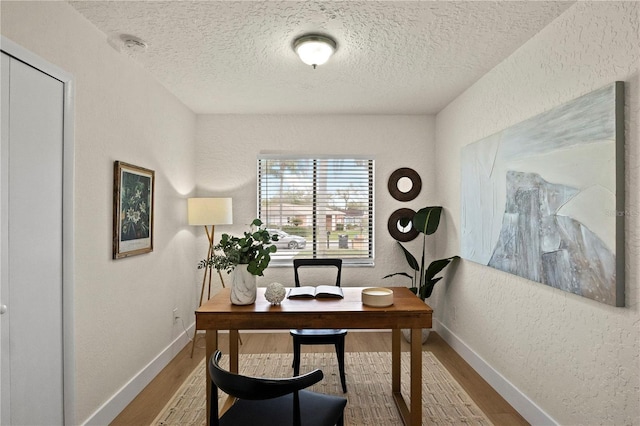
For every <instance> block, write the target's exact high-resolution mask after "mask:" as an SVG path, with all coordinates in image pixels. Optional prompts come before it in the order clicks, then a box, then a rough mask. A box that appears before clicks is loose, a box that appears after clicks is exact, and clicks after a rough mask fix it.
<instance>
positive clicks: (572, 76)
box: [432, 2, 640, 425]
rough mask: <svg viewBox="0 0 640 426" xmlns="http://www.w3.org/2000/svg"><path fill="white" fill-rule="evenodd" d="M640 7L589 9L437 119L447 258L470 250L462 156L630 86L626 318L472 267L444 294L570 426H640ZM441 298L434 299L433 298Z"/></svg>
mask: <svg viewBox="0 0 640 426" xmlns="http://www.w3.org/2000/svg"><path fill="white" fill-rule="evenodd" d="M639 6H640V5H639V4H637V3H633V2H578V3H577V4H576V5H574V6H572V7H571V8H570V9H569V10H568V11H567V12H565V13H564V14H563V15H561V16H560V17H559V18H558V19H556V20H555V21H554V22H552V23H551V24H550V25H549V26H548V27H547V28H545V29H543V30H542V31H541V32H540V33H539V34H537V35H536V36H535V37H533V38H532V39H531V40H530V41H528V42H527V43H525V44H524V45H523V46H522V47H521V48H520V49H518V50H517V51H516V52H515V53H514V54H513V55H512V56H511V57H509V58H508V59H507V60H505V61H504V62H502V63H501V64H500V65H499V66H497V67H496V68H495V69H493V70H492V71H490V72H489V73H488V74H487V75H485V76H484V77H483V78H482V79H481V80H479V81H478V82H477V83H476V84H474V85H473V86H472V87H470V88H469V89H468V90H467V91H465V93H463V94H462V95H461V96H460V97H459V98H458V99H456V100H455V101H454V102H453V103H452V104H450V105H449V106H448V107H447V108H446V109H445V110H443V111H442V112H441V113H440V114H438V116H437V119H436V140H437V147H436V154H437V155H436V159H437V164H438V168H437V182H436V183H437V188H438V198H439V201H440V202H441V203H442V204H443V205H444V206H446V207H448V208H449V214H448V215H447V217H446V221H445V223H446V229H447V231H446V232H443V233H440V234H439V238H438V240H437V241H438V252H446V253H448V252H450V251H455V250H457V249H458V247H460V241H459V234H460V184H461V183H460V150H461V148H462V147H464V146H465V145H467V144H470V143H472V142H475V141H477V140H479V139H481V138H484V137H486V136H489V135H491V134H493V133H495V132H497V131H500V130H502V129H505V128H507V127H509V126H511V125H513V124H516V123H518V122H520V121H522V120H525V119H527V118H529V117H532V116H534V115H536V114H538V113H541V112H543V111H547V110H549V109H551V108H553V107H555V106H557V105H560V104H562V103H564V102H567V101H569V100H571V99H574V98H576V97H578V96H580V95H583V94H585V93H589V92H591V91H592V90H595V89H598V88H600V87H602V86H604V85H607V84H609V83H612V82H613V81H616V80H624V81H625V82H626V97H627V102H626V105H627V107H626V109H625V114H626V126H625V127H626V137H627V141H626V174H627V176H626V197H627V202H626V211H627V212H628V216H627V217H626V250H627V253H626V258H625V263H626V307H625V308H615V307H611V306H608V305H604V304H601V303H597V302H595V301H593V300H590V299H586V298H581V297H579V296H576V295H573V294H569V293H565V292H561V291H559V290H555V289H552V288H551V287H548V286H544V285H541V284H538V283H535V282H531V281H527V280H525V279H521V278H518V277H516V276H514V275H509V274H506V273H502V272H499V271H497V270H494V269H491V268H488V267H484V266H481V265H478V264H475V263H472V262H469V261H464V262H462V263H461V264H460V265H459V267H458V268H457V271H456V274H455V276H454V277H453V280H452V281H451V282H450V283H448V285H447V286H442V287H440V288H439V289H437V290H436V291H437V293H436V300H437V303H436V304H435V305H436V306H435V307H436V315H437V316H438V318H439V320H440V321H441V322H442V324H443V326H444V327H446V329H448V330H449V331H450V332H451V333H452V334H453V335H454V336H457V338H458V339H460V340H461V341H463V342H464V343H465V344H466V345H467V346H468V347H469V348H470V349H471V350H472V351H474V352H475V353H476V355H477V356H479V357H480V358H482V359H484V360H485V361H486V362H487V363H488V364H489V365H490V366H491V367H493V368H494V369H495V370H497V371H498V372H499V374H502V375H503V376H504V378H505V379H506V380H507V381H510V382H511V383H512V384H513V385H514V386H515V387H516V388H518V389H519V390H520V391H522V392H524V394H526V395H527V396H528V397H529V398H530V399H531V401H532V402H533V403H534V404H537V405H538V406H539V407H540V408H541V409H542V410H543V411H545V412H546V413H547V414H548V415H549V416H550V417H551V418H553V419H554V420H555V421H557V422H559V423H560V424H567V425H568V424H572V425H573V424H639V423H638V422H640V404H639V403H638V402H639V400H640V380H639V376H640V372H639V364H640V360H639V359H638V354H639V353H640V345H639V341H640V327H638V325H639V324H640V313H639V312H638V309H639V307H638V290H639V286H640V284H639V282H640V277H639V273H638V272H639V271H638V267H639V264H640V262H639V260H640V235H639V230H640V199H639V196H638V192H639V191H638V180H639V175H640V161H639V158H640V151H639V144H638V138H639V136H638V135H639V130H640V128H639V126H640V122H639V120H638V116H639V113H640V111H639V100H640V99H639V98H640V97H639V94H640V84H639V83H640V82H639V77H638V70H639V68H640V63H639V60H640V41H639V40H640V36H639V31H640V26H639V18H638V14H639ZM432 299H433V298H432Z"/></svg>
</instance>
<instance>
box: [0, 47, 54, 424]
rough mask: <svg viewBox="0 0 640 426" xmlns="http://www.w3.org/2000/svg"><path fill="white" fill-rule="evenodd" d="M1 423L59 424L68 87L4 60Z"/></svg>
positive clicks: (0, 175)
mask: <svg viewBox="0 0 640 426" xmlns="http://www.w3.org/2000/svg"><path fill="white" fill-rule="evenodd" d="M1 78H2V87H1V91H0V92H1V95H2V104H1V109H2V128H1V129H2V144H1V150H0V202H1V204H0V236H1V237H2V238H1V240H2V245H1V246H0V260H1V262H0V280H1V282H0V307H1V308H2V309H1V310H2V312H3V313H2V315H0V330H1V338H0V357H1V358H0V365H1V368H0V379H1V380H0V383H1V384H0V402H1V404H0V407H1V408H0V423H1V424H2V425H12V426H13V425H62V424H63V422H64V404H63V398H64V397H63V360H64V358H63V332H62V331H63V322H62V315H63V311H62V308H63V307H62V300H63V299H62V296H63V294H62V213H63V212H62V188H63V119H64V117H63V112H64V84H63V83H62V82H60V81H58V80H56V79H54V78H52V77H50V76H49V75H47V74H45V73H43V72H41V71H39V70H37V69H35V68H33V67H31V66H29V65H27V64H25V63H23V62H21V61H19V60H16V59H14V58H12V57H10V56H8V55H6V54H4V53H2V73H1Z"/></svg>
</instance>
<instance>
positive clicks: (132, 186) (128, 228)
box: [113, 161, 155, 259]
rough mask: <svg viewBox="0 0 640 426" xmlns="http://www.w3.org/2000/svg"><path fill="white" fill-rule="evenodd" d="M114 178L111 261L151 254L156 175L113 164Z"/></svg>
mask: <svg viewBox="0 0 640 426" xmlns="http://www.w3.org/2000/svg"><path fill="white" fill-rule="evenodd" d="M113 175H114V185H113V259H122V258H125V257H129V256H134V255H138V254H143V253H149V252H152V251H153V233H154V230H153V221H154V207H153V206H154V196H155V172H154V171H153V170H149V169H145V168H143V167H139V166H134V165H133V164H128V163H125V162H122V161H115V162H114V166H113Z"/></svg>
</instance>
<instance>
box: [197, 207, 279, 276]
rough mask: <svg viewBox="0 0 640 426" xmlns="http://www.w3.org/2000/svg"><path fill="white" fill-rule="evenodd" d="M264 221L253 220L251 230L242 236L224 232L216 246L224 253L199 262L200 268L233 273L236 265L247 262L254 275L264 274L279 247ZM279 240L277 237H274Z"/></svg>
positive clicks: (248, 269)
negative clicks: (263, 227)
mask: <svg viewBox="0 0 640 426" xmlns="http://www.w3.org/2000/svg"><path fill="white" fill-rule="evenodd" d="M261 226H262V221H261V220H260V219H254V220H253V222H251V230H250V231H249V232H244V236H242V237H234V236H231V235H229V234H222V237H221V238H220V242H219V243H218V244H216V246H215V247H214V250H215V251H218V252H219V251H222V253H223V254H215V253H214V255H213V256H211V258H209V259H206V260H204V261H200V263H198V268H199V269H201V268H204V267H209V268H216V269H217V270H218V271H220V270H225V271H227V273H231V271H233V269H234V268H235V267H236V265H239V264H246V265H247V271H249V273H251V274H253V275H258V276H262V275H264V274H263V273H264V270H265V269H267V267H268V266H269V262H271V253H275V252H276V251H277V248H276V246H275V245H273V244H271V241H272V238H271V235H269V232H268V231H267V230H266V229H262V228H261ZM273 240H274V241H275V240H277V238H273Z"/></svg>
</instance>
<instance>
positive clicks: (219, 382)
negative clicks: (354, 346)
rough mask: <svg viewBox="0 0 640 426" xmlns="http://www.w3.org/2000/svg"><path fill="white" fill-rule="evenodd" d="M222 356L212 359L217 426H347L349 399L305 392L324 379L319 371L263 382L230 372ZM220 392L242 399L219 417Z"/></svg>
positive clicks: (213, 413) (214, 421)
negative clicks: (221, 360)
mask: <svg viewBox="0 0 640 426" xmlns="http://www.w3.org/2000/svg"><path fill="white" fill-rule="evenodd" d="M221 356H222V353H221V352H220V351H216V352H215V353H214V354H213V356H212V357H211V358H210V359H209V376H210V378H211V382H212V383H211V385H212V391H211V411H210V417H209V424H211V425H214V426H245V425H246V426H262V425H264V426H267V425H278V426H288V425H293V426H334V425H338V426H344V408H345V406H346V405H347V400H346V399H345V398H341V397H339V396H333V395H324V394H321V393H316V392H311V391H307V390H304V389H305V388H307V387H309V386H311V385H313V384H315V383H318V382H319V381H320V380H322V378H323V377H324V376H323V374H322V371H321V370H319V369H316V370H313V371H312V372H310V373H307V374H305V375H303V376H298V377H292V378H285V379H262V378H256V377H248V376H242V375H239V374H234V373H230V372H229V371H226V370H224V369H223V368H222V367H220V365H219V361H220V357H221ZM218 389H221V390H222V391H223V392H225V393H227V394H228V395H231V396H234V397H236V398H238V400H237V401H236V402H235V403H234V404H233V405H231V407H230V408H229V409H228V410H227V411H226V412H225V413H224V414H223V415H222V417H220V418H218Z"/></svg>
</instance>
